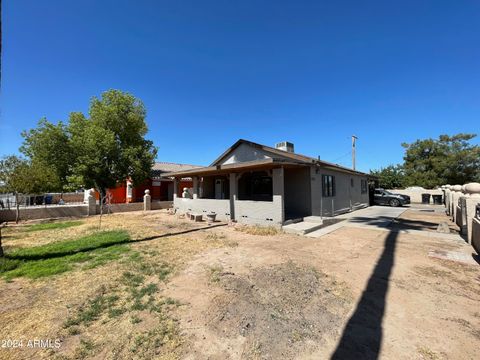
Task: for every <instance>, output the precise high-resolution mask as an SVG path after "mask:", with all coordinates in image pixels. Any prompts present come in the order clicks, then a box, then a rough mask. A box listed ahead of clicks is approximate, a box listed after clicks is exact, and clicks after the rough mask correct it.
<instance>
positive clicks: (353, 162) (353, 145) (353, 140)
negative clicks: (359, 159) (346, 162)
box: [352, 135, 358, 170]
mask: <svg viewBox="0 0 480 360" xmlns="http://www.w3.org/2000/svg"><path fill="white" fill-rule="evenodd" d="M357 139H358V138H357V137H356V136H355V135H352V169H353V170H355V160H356V159H355V150H356V146H357V144H356V142H357Z"/></svg>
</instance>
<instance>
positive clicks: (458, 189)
mask: <svg viewBox="0 0 480 360" xmlns="http://www.w3.org/2000/svg"><path fill="white" fill-rule="evenodd" d="M453 191H456V192H460V191H462V185H455V186H454V187H453Z"/></svg>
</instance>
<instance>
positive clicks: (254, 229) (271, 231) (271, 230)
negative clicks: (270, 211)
mask: <svg viewBox="0 0 480 360" xmlns="http://www.w3.org/2000/svg"><path fill="white" fill-rule="evenodd" d="M235 230H237V231H241V232H244V233H246V234H249V235H259V236H272V235H278V234H280V233H281V230H279V229H277V228H276V227H273V226H245V225H240V226H236V227H235Z"/></svg>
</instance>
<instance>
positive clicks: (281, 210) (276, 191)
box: [272, 168, 285, 224]
mask: <svg viewBox="0 0 480 360" xmlns="http://www.w3.org/2000/svg"><path fill="white" fill-rule="evenodd" d="M284 173H285V172H284V170H283V168H277V169H273V172H272V175H273V176H272V178H273V179H272V180H273V203H274V205H275V209H276V210H278V215H277V216H278V220H279V221H280V222H281V224H283V222H284V221H285V204H284V198H285V186H284Z"/></svg>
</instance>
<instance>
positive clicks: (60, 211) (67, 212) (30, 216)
mask: <svg viewBox="0 0 480 360" xmlns="http://www.w3.org/2000/svg"><path fill="white" fill-rule="evenodd" d="M87 210H88V206H87V205H59V206H47V207H44V206H38V207H31V208H26V209H25V208H23V209H22V208H21V209H20V220H35V219H49V218H63V217H80V216H87ZM15 214H16V212H15V210H0V220H2V221H15Z"/></svg>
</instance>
